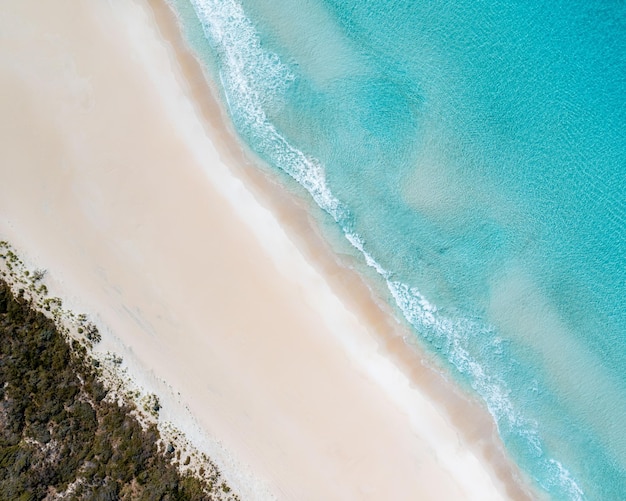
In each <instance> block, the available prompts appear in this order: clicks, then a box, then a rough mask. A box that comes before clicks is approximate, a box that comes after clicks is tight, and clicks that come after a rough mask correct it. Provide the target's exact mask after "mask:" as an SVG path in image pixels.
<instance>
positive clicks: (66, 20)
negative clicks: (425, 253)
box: [0, 1, 524, 499]
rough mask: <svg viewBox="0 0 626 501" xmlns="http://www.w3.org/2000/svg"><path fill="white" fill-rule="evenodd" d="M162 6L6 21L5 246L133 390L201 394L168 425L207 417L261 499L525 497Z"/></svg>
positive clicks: (250, 492)
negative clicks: (282, 184)
mask: <svg viewBox="0 0 626 501" xmlns="http://www.w3.org/2000/svg"><path fill="white" fill-rule="evenodd" d="M16 4H17V3H16ZM150 8H151V9H152V10H149V9H148V5H147V4H144V3H143V2H139V1H137V2H125V3H123V4H122V3H120V4H116V5H115V6H113V7H111V6H103V5H99V6H98V5H95V4H94V5H89V6H85V5H83V6H81V7H80V8H78V9H77V8H76V7H75V6H73V5H72V4H71V3H70V2H59V3H58V4H57V5H55V6H54V9H53V8H52V7H51V6H48V7H42V6H39V5H38V4H36V3H35V2H23V3H21V4H20V5H19V6H18V5H14V6H13V7H12V9H10V10H11V12H10V14H9V15H7V16H6V17H5V21H0V22H3V24H4V25H5V26H4V28H7V29H4V30H0V31H1V32H3V33H4V34H3V35H2V37H3V38H2V39H0V50H1V51H2V52H1V59H0V61H1V63H2V65H1V67H0V69H1V71H2V73H0V82H1V85H2V91H3V92H2V95H3V98H1V99H2V101H0V103H1V105H2V110H3V116H4V117H10V120H6V119H5V120H4V121H3V131H2V136H1V137H2V141H3V143H4V144H3V145H2V150H3V154H2V155H3V158H2V166H1V167H0V168H1V169H2V178H3V180H6V182H3V184H2V187H0V214H1V217H2V219H1V221H0V236H1V237H3V238H6V239H8V240H9V241H11V242H12V243H14V245H15V246H16V247H17V248H18V249H20V250H23V251H24V252H25V253H26V254H27V255H28V257H29V258H30V260H31V261H32V262H33V263H34V264H36V265H37V266H39V267H45V268H48V269H49V270H50V274H51V275H52V276H53V277H54V278H55V279H56V281H57V283H56V287H57V288H58V291H59V292H58V293H59V294H60V295H61V296H62V297H64V298H65V299H67V300H69V302H70V304H72V303H75V304H76V305H77V306H78V307H79V309H81V310H88V311H92V312H93V313H94V314H95V315H98V319H99V323H100V325H101V326H103V327H104V331H105V332H108V335H109V343H110V344H111V345H112V346H115V347H116V348H117V349H120V350H123V351H124V350H125V351H126V354H127V357H126V359H127V361H128V363H129V367H128V368H129V372H130V373H131V374H133V375H134V377H137V378H140V379H141V378H142V377H143V378H144V379H145V381H142V382H143V383H144V384H146V385H150V384H156V383H155V381H162V382H166V383H165V384H161V386H167V387H169V388H170V389H171V393H172V394H173V395H177V394H179V395H180V397H179V398H178V399H177V398H173V399H171V401H170V402H169V407H168V405H164V407H165V408H166V413H165V414H166V415H168V414H167V412H169V413H170V414H169V415H171V417H172V418H173V419H175V418H176V416H175V414H176V411H175V409H174V410H170V411H167V409H168V408H170V409H172V408H173V407H176V406H181V407H183V408H185V409H188V410H189V413H190V415H191V416H193V418H194V419H195V421H196V423H197V426H198V428H199V429H198V430H196V432H195V433H197V434H198V437H197V438H196V440H197V441H202V440H204V441H206V444H205V446H206V448H207V449H211V450H210V451H208V452H209V453H211V452H212V453H213V454H214V455H215V454H218V455H220V454H221V456H220V457H216V458H215V459H216V461H218V462H220V461H221V463H222V465H223V466H224V468H226V469H227V470H228V469H230V470H231V471H230V475H229V472H228V471H224V473H225V476H226V477H227V478H229V479H232V480H231V481H232V483H233V484H234V485H235V486H236V487H239V488H240V489H241V491H242V494H244V497H245V496H246V495H247V496H249V497H251V498H262V497H269V496H270V495H274V496H276V497H278V498H281V499H283V498H284V499H367V498H371V499H381V498H387V499H415V498H419V499H498V498H502V497H508V498H513V499H523V498H524V493H523V492H522V490H521V488H520V487H519V486H518V485H517V484H516V483H515V482H514V476H515V475H516V473H515V470H514V468H513V467H512V466H511V465H510V464H509V462H508V461H507V460H506V458H505V457H504V455H503V454H502V451H501V449H500V446H499V444H498V442H497V440H494V436H493V433H494V430H493V424H492V423H491V421H490V420H489V419H488V415H487V414H486V412H484V411H483V410H482V409H480V408H479V407H478V406H476V405H473V404H471V403H470V402H468V401H467V400H465V399H464V397H463V396H462V395H459V394H458V393H456V392H455V391H454V389H453V387H452V386H450V385H448V384H447V383H445V382H444V381H443V380H442V378H441V377H439V376H438V375H436V374H435V373H434V372H433V371H431V370H429V369H427V368H426V367H425V366H423V365H420V364H419V363H418V364H416V360H419V358H418V356H417V355H416V353H413V352H412V351H411V350H410V349H408V348H407V347H406V346H405V345H404V343H403V341H402V335H403V332H402V330H401V329H400V327H398V326H396V325H394V322H393V320H391V317H390V315H389V314H388V312H386V311H383V310H381V308H379V307H378V306H377V303H376V300H375V298H373V297H372V294H371V293H370V291H369V289H368V288H367V286H366V285H365V284H364V283H363V282H362V280H361V279H360V278H359V277H358V275H356V273H355V272H353V271H350V270H348V269H346V268H345V267H342V266H341V265H340V264H338V262H337V261H336V259H335V258H334V256H333V255H332V254H331V252H330V251H329V249H328V247H327V245H326V244H324V242H323V240H322V239H321V238H320V237H319V234H318V233H317V232H316V231H311V228H313V229H314V230H315V225H314V223H312V222H311V221H310V220H309V217H308V216H307V214H306V210H305V209H304V207H303V206H302V204H299V203H297V202H296V201H294V200H293V199H292V197H290V196H287V195H285V194H284V193H282V192H281V191H280V190H279V189H278V188H277V187H276V186H275V185H274V183H273V182H272V181H270V180H268V179H266V178H265V177H264V176H262V175H260V174H259V173H258V172H257V171H255V170H253V169H254V167H253V166H250V165H247V164H249V160H248V159H247V158H246V157H245V156H244V154H243V153H242V152H241V150H240V149H239V147H238V146H237V144H236V143H235V141H234V140H233V138H232V137H231V133H230V132H229V130H228V127H225V126H224V125H223V124H222V120H223V119H222V115H221V111H220V109H219V106H218V105H217V103H216V102H215V101H213V100H212V98H211V97H210V95H209V93H208V92H207V89H206V84H205V82H204V78H203V76H202V71H201V69H200V68H199V66H198V64H197V63H196V62H195V60H194V59H193V57H192V56H190V54H189V53H188V52H187V51H186V50H185V47H184V45H183V44H182V40H181V38H180V34H179V33H178V28H177V26H176V23H175V20H174V18H173V16H172V14H171V12H170V11H169V10H168V8H167V7H166V6H165V5H164V4H163V3H160V2H150ZM76 10H79V11H82V12H81V14H82V16H78V14H75V15H76V17H75V19H74V20H72V18H71V16H69V17H67V16H65V17H64V16H63V13H64V12H65V13H68V12H74V13H75V11H76ZM11 16H12V17H11ZM6 19H11V21H12V22H11V23H10V25H11V29H8V26H9V24H7V21H6ZM79 19H80V22H79V21H78V20H79ZM27 21H28V22H27ZM155 21H156V26H155ZM156 27H158V30H159V31H160V33H161V36H162V37H163V38H164V39H165V40H167V41H168V42H169V43H171V44H172V46H173V47H174V50H172V49H171V48H169V47H170V46H169V45H168V44H165V43H164V41H163V40H161V39H160V38H159V34H158V33H159V32H158V31H156ZM55 30H56V31H55ZM42 41H43V42H46V43H45V44H43V45H42V43H41V42H42ZM81 42H85V43H84V46H82V47H81ZM42 47H43V48H42ZM114 125H117V126H118V127H117V128H116V127H113V126H114ZM226 165H227V166H228V167H229V168H231V169H233V170H234V172H236V173H237V175H238V176H239V177H241V178H243V179H244V181H245V186H244V185H242V184H241V183H240V182H239V181H238V180H237V179H236V178H234V177H233V176H232V174H231V171H230V170H228V169H227V168H226ZM249 187H252V191H253V193H254V196H252V195H251V194H250V192H249V191H248V188H249ZM255 197H256V198H258V199H260V200H261V202H262V205H264V206H266V207H270V208H271V210H272V214H270V213H268V212H267V210H265V209H264V208H263V207H262V206H261V205H259V204H258V203H257V201H256V198H255ZM277 219H278V221H279V222H280V225H279V224H278V223H277V221H276V220H277ZM282 228H287V235H288V236H289V237H290V238H288V237H287V235H285V233H284V232H283V229H282ZM291 240H295V241H296V242H297V244H298V249H299V250H298V249H296V248H295V247H294V246H293V244H292V243H291ZM302 252H304V254H305V256H306V258H307V259H306V260H305V259H303V258H302V255H301V253H302ZM311 263H313V264H314V267H312V266H311ZM328 283H330V284H331V285H332V289H331V288H329V287H328V285H327V284H328ZM337 294H338V295H339V296H340V298H341V300H339V299H338V298H337ZM344 304H347V305H348V306H349V308H348V309H346V308H345V306H344ZM293 333H298V334H297V336H296V335H294V334H293ZM131 359H132V363H130V361H131ZM390 360H392V361H393V363H390V362H389V361H390ZM131 366H132V367H131ZM397 367H400V368H401V370H398V369H397ZM133 371H134V372H133ZM142 375H143V376H142ZM385 385H391V387H393V389H394V391H393V392H392V393H393V394H390V392H389V391H386V390H387V386H385ZM156 386H159V384H156ZM418 388H419V390H418ZM161 390H162V391H166V388H165V389H163V388H161ZM442 394H445V397H442ZM435 399H436V401H437V403H436V405H435V404H434V403H433V402H434V400H435ZM176 400H177V401H176ZM180 419H182V418H180ZM185 419H187V418H185ZM449 423H453V424H454V426H451V425H450V424H449ZM185 431H187V430H185ZM202 431H204V432H206V435H207V436H210V437H217V439H215V438H206V437H204V438H201V437H200V436H199V435H200V434H201V433H202ZM192 438H194V437H192ZM211 440H214V441H217V442H218V445H219V446H211V445H210V444H209V442H211ZM222 446H223V448H224V450H225V452H224V453H220V452H219V451H218V450H217V449H219V448H220V447H222ZM485 458H488V459H489V461H488V462H487V461H485ZM243 473H245V474H243ZM254 476H256V477H258V481H257V480H255V479H254V478H253V477H254ZM263 492H264V493H265V495H262V493H263Z"/></svg>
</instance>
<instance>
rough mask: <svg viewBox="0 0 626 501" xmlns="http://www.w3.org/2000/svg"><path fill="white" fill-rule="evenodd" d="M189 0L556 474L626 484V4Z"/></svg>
mask: <svg viewBox="0 0 626 501" xmlns="http://www.w3.org/2000/svg"><path fill="white" fill-rule="evenodd" d="M174 3H175V5H176V8H177V9H178V11H179V13H180V14H181V17H182V19H183V22H184V24H185V27H186V29H187V31H188V33H187V34H188V36H189V38H190V40H191V42H192V44H193V45H194V47H195V48H196V50H197V51H198V52H199V53H201V55H202V57H203V59H204V62H205V64H206V65H207V66H208V67H209V68H210V70H211V71H212V72H213V74H214V75H215V78H216V81H218V83H219V84H220V86H221V92H222V97H223V99H224V100H225V102H226V103H227V106H228V110H229V112H230V114H231V117H232V120H233V122H234V124H235V127H236V129H237V131H238V132H239V134H240V136H241V138H242V140H244V141H245V142H246V143H247V145H248V146H249V147H250V148H251V149H252V150H253V151H254V152H256V153H257V154H258V155H259V157H261V158H262V159H263V160H265V161H266V163H267V164H269V165H270V166H272V167H273V168H275V169H276V170H277V171H279V172H281V173H286V174H287V175H288V176H290V178H291V179H292V180H295V181H297V182H298V183H299V184H300V185H301V186H302V187H304V189H306V190H307V191H308V192H309V193H310V194H311V196H312V197H313V199H314V200H315V202H316V203H317V205H319V206H320V207H321V209H323V210H324V211H325V213H326V214H328V216H325V217H327V218H328V220H330V221H332V224H334V225H336V226H337V227H338V228H340V229H341V232H342V233H343V234H344V235H345V236H346V237H347V238H348V241H349V242H350V243H351V244H352V245H353V246H354V248H355V249H356V251H358V252H359V253H361V254H362V258H363V259H362V261H363V267H364V271H365V272H366V273H368V272H369V273H376V274H378V275H380V277H381V283H384V284H386V288H387V290H386V291H385V294H387V298H388V300H389V302H390V303H391V304H392V305H394V307H395V308H397V310H398V312H399V313H401V314H402V315H403V316H404V317H405V318H406V319H407V321H408V322H409V323H410V324H411V325H412V326H413V328H414V332H415V335H416V337H417V338H418V339H419V340H420V341H421V342H422V344H423V345H424V346H425V347H426V349H427V350H429V351H430V352H431V353H433V354H434V355H435V356H436V357H438V360H440V361H441V363H443V364H445V365H447V366H448V368H449V369H450V371H451V372H452V374H453V375H454V376H455V377H456V378H457V379H458V380H459V382H460V384H463V385H465V386H466V387H469V388H472V391H475V392H476V393H477V394H478V395H480V397H481V398H483V399H484V401H485V402H486V404H487V406H488V408H489V410H490V412H491V413H492V415H493V416H494V418H495V420H496V422H497V425H498V429H499V432H500V435H501V436H502V438H503V440H504V442H505V444H506V446H507V448H508V450H509V451H510V453H511V456H512V457H513V458H514V459H515V460H516V462H517V463H518V464H519V465H520V467H521V468H522V469H523V470H524V471H525V472H526V473H527V474H528V475H529V477H530V478H531V479H532V480H533V481H534V482H535V483H536V486H537V487H538V488H539V489H541V490H544V491H545V492H547V493H548V494H549V495H550V496H551V497H552V498H554V499H559V500H560V499H598V500H619V499H626V432H625V431H624V426H625V424H626V299H625V293H626V130H625V129H626V4H625V3H624V2H622V1H619V0H612V1H609V0H607V1H600V0H587V1H580V0H570V1H568V2H557V1H553V2H537V1H526V2H517V1H513V0H511V1H508V2H504V1H492V2H484V1H478V0H473V1H469V0H468V1H457V2H449V1H440V0H434V1H425V0H272V1H271V2H270V1H268V0H174ZM291 182H293V181H291ZM320 214H321V211H320ZM367 266H369V268H367ZM366 268H367V269H366Z"/></svg>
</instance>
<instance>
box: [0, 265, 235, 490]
mask: <svg viewBox="0 0 626 501" xmlns="http://www.w3.org/2000/svg"><path fill="white" fill-rule="evenodd" d="M2 257H3V258H4V260H5V262H6V261H7V257H6V254H4V255H3V256H2ZM12 261H13V259H12V258H11V259H10V260H9V262H8V263H6V264H7V265H8V264H11V262H12ZM33 275H34V276H33ZM30 278H31V279H32V280H33V283H36V282H38V281H40V280H41V279H42V278H43V274H42V273H37V274H30ZM35 286H36V285H35ZM36 287H41V286H36ZM42 305H43V309H44V310H45V311H46V315H44V313H43V312H41V311H38V310H37V308H35V304H34V303H33V300H32V298H31V297H29V296H27V295H25V290H24V289H23V288H20V289H19V291H18V292H17V293H16V294H14V293H13V292H12V290H11V288H10V286H9V284H8V283H7V282H6V281H4V280H3V279H1V278H0V500H7V501H8V500H20V501H30V500H40V499H57V498H63V499H70V500H79V499H93V500H117V499H123V500H126V499H128V500H172V501H173V500H211V499H229V500H236V499H238V498H237V496H236V495H235V494H233V493H232V491H231V489H230V487H229V486H228V485H227V484H226V483H225V482H224V480H223V479H222V478H221V475H220V472H219V470H218V469H217V467H216V466H215V465H214V464H213V463H212V462H211V461H210V460H209V459H208V458H206V457H203V459H204V461H201V462H200V464H199V468H198V469H197V470H194V469H193V468H191V467H190V466H189V464H190V458H189V456H188V455H183V456H182V457H181V451H180V450H179V449H177V448H176V447H175V445H173V444H172V443H169V442H168V441H166V440H164V439H163V438H162V437H161V435H160V433H159V430H158V429H157V426H156V425H155V423H154V420H152V421H150V420H149V419H147V420H146V419H140V418H141V416H142V412H143V415H144V416H145V415H146V413H147V414H148V415H151V416H152V417H153V418H154V417H156V416H157V415H158V412H159V410H160V406H161V404H160V402H159V400H158V398H157V397H156V396H155V395H151V396H149V397H148V398H147V399H146V401H145V404H144V409H143V410H142V409H139V408H138V407H137V405H136V404H135V403H134V402H133V401H132V400H131V399H127V398H122V399H120V398H119V395H114V396H113V397H112V398H111V393H110V391H109V389H108V388H107V386H106V384H104V383H103V381H102V378H101V377H100V368H99V365H100V364H99V363H98V361H97V360H95V359H94V358H92V357H91V356H90V352H89V348H90V346H91V343H97V342H98V341H99V340H100V333H99V332H98V330H97V328H96V327H95V326H94V325H93V324H90V323H89V322H87V321H86V317H81V318H79V319H78V320H79V325H81V327H79V329H80V331H79V332H80V333H81V334H82V335H83V336H84V338H85V340H84V342H82V341H81V340H80V339H72V338H71V337H69V336H68V335H66V334H67V333H66V332H63V330H62V329H59V327H58V325H57V323H56V322H55V320H54V316H53V315H50V313H48V312H49V309H47V308H45V306H46V305H47V306H50V308H53V307H56V306H59V305H57V304H56V303H55V304H51V303H50V301H48V302H43V303H42ZM51 316H52V317H53V318H51ZM181 465H182V466H185V468H181ZM183 470H184V471H183Z"/></svg>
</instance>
